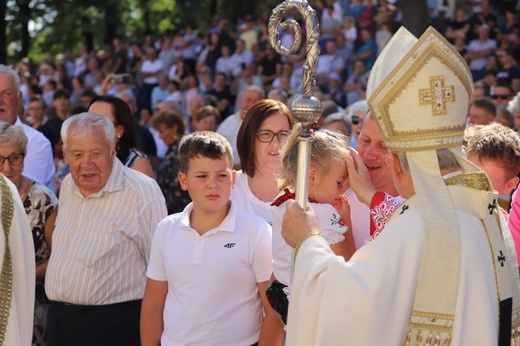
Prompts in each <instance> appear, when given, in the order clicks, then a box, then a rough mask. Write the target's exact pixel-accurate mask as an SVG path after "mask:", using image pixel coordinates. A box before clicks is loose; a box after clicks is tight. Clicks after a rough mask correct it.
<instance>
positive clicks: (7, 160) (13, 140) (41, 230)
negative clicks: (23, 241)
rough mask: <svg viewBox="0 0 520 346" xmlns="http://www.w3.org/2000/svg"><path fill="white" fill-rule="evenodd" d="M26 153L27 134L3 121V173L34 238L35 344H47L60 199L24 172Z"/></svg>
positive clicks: (0, 148) (0, 158)
mask: <svg viewBox="0 0 520 346" xmlns="http://www.w3.org/2000/svg"><path fill="white" fill-rule="evenodd" d="M26 152H27V137H26V136H25V134H24V132H23V130H22V128H21V127H18V126H12V125H10V124H8V123H6V122H3V121H0V173H2V174H3V175H4V176H5V177H6V178H8V179H9V180H10V181H11V182H12V183H13V184H14V185H15V186H16V188H17V189H18V193H19V194H20V198H21V199H22V202H23V206H24V208H25V213H26V214H27V217H28V219H29V224H30V226H31V229H32V235H33V240H34V251H35V255H36V258H35V260H36V297H35V301H34V303H35V308H34V325H33V341H32V344H33V345H45V344H46V343H45V339H46V337H45V334H46V330H47V309H48V299H47V296H46V295H45V288H44V279H45V272H46V270H47V263H48V260H49V256H50V253H51V251H50V241H51V235H52V228H53V227H52V226H53V224H54V219H55V217H56V212H57V205H58V199H57V198H56V196H55V195H54V194H53V193H52V192H51V191H50V190H49V189H48V188H47V187H45V186H43V185H40V184H38V183H36V182H34V181H32V180H31V179H29V178H27V177H26V176H24V175H23V174H22V171H23V167H24V157H25V154H26Z"/></svg>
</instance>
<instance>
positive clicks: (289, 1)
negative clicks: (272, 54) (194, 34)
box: [269, 0, 323, 281]
mask: <svg viewBox="0 0 520 346" xmlns="http://www.w3.org/2000/svg"><path fill="white" fill-rule="evenodd" d="M289 10H298V12H300V14H301V15H302V16H303V18H304V19H305V28H306V30H307V46H306V53H307V58H306V59H305V64H304V65H303V78H302V86H301V94H302V95H301V96H299V97H298V98H296V99H295V100H294V101H293V102H292V104H291V105H290V107H291V111H292V114H293V116H294V118H295V119H296V121H298V122H299V123H301V125H302V128H303V130H302V132H301V133H300V135H299V136H298V167H297V173H296V191H295V192H296V202H298V204H299V205H300V206H301V207H302V208H303V209H305V208H307V197H308V191H307V186H308V182H307V181H308V176H309V164H310V154H311V151H310V147H309V145H310V144H309V137H310V135H311V133H310V131H311V129H310V126H311V125H312V123H314V122H315V121H316V120H318V118H319V117H320V116H321V113H322V112H323V107H322V106H321V102H320V100H318V99H317V98H315V97H314V96H313V94H314V85H315V84H316V80H315V77H316V66H317V64H318V55H319V54H320V48H319V46H318V41H319V39H320V29H319V24H318V18H317V16H316V11H314V9H313V8H312V7H310V6H309V4H308V2H307V1H305V0H286V1H284V2H282V3H281V4H280V5H278V6H276V8H275V9H274V10H273V14H272V15H271V18H269V40H270V41H271V45H272V46H273V48H274V49H275V50H276V51H277V52H278V54H281V55H285V56H287V55H291V54H294V53H296V52H298V50H299V49H300V45H301V42H302V34H301V29H300V25H298V23H297V22H296V21H295V20H292V19H290V20H287V21H284V22H282V19H283V15H284V13H286V11H289ZM279 26H280V27H281V28H282V29H288V28H292V29H293V30H294V41H293V44H292V45H291V47H290V48H289V49H287V48H285V47H284V46H282V43H281V42H280V40H279V37H278V27H279ZM292 257H293V260H292V265H291V281H292V274H293V270H294V250H293V256H292Z"/></svg>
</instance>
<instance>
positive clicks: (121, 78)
mask: <svg viewBox="0 0 520 346" xmlns="http://www.w3.org/2000/svg"><path fill="white" fill-rule="evenodd" d="M130 83H131V79H130V74H129V73H119V74H115V75H114V77H112V84H130Z"/></svg>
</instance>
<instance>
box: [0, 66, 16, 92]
mask: <svg viewBox="0 0 520 346" xmlns="http://www.w3.org/2000/svg"><path fill="white" fill-rule="evenodd" d="M0 73H7V74H9V75H11V77H13V80H14V84H15V86H16V93H19V92H20V76H18V73H16V71H15V70H13V69H12V68H10V67H9V66H6V65H2V64H0Z"/></svg>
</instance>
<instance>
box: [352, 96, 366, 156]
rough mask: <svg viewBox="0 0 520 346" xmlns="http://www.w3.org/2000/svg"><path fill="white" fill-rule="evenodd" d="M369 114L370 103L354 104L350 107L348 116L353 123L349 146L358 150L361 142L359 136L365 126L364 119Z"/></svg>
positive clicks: (362, 101)
mask: <svg viewBox="0 0 520 346" xmlns="http://www.w3.org/2000/svg"><path fill="white" fill-rule="evenodd" d="M367 112H368V103H367V101H366V100H361V101H357V102H354V103H353V104H351V105H350V106H349V107H348V116H349V118H350V122H351V123H352V133H351V136H350V143H349V146H350V147H352V148H354V149H356V148H357V145H358V140H359V134H360V133H361V127H362V126H363V119H365V115H366V114H367Z"/></svg>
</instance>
